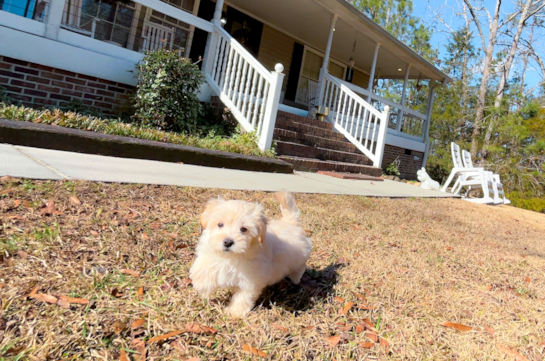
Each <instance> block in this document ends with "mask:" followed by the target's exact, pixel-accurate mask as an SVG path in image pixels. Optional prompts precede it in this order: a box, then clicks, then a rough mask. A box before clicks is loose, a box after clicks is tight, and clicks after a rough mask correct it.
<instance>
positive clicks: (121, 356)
mask: <svg viewBox="0 0 545 361" xmlns="http://www.w3.org/2000/svg"><path fill="white" fill-rule="evenodd" d="M119 361H130V359H129V357H128V356H127V353H126V352H125V350H123V349H121V351H120V352H119Z"/></svg>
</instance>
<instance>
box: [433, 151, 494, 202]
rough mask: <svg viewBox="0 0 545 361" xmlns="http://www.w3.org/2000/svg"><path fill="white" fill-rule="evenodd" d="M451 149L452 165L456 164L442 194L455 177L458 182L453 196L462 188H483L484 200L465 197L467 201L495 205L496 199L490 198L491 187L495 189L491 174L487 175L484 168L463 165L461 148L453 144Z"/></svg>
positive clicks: (453, 189)
mask: <svg viewBox="0 0 545 361" xmlns="http://www.w3.org/2000/svg"><path fill="white" fill-rule="evenodd" d="M450 148H451V151H452V163H453V164H454V168H452V171H451V172H450V175H449V177H448V179H447V181H446V182H445V184H444V185H443V187H442V188H441V191H442V192H446V191H447V188H448V186H449V185H450V183H451V182H452V180H453V179H454V177H456V176H457V177H458V179H457V180H456V182H455V184H454V187H452V190H451V191H452V193H453V194H460V191H461V189H462V187H470V188H469V189H471V187H474V188H481V189H482V191H483V197H482V198H467V197H464V198H465V199H466V200H467V201H470V202H473V203H480V204H491V203H494V199H492V198H491V197H490V187H492V188H493V184H492V181H491V178H490V174H487V173H485V172H486V171H485V170H484V168H473V167H472V168H467V167H465V166H464V164H463V163H462V157H461V155H460V147H459V146H458V145H457V144H456V143H454V142H452V143H450Z"/></svg>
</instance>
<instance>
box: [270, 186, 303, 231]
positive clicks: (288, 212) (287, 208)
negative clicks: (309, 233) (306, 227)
mask: <svg viewBox="0 0 545 361" xmlns="http://www.w3.org/2000/svg"><path fill="white" fill-rule="evenodd" d="M274 198H275V199H276V200H277V201H278V202H279V203H280V207H281V208H282V220H283V221H284V222H288V223H291V224H293V225H296V226H298V225H299V215H300V214H301V212H300V211H299V208H297V206H296V205H295V199H294V198H293V196H292V195H291V194H290V193H287V192H284V191H282V192H276V193H274Z"/></svg>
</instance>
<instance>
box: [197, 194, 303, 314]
mask: <svg viewBox="0 0 545 361" xmlns="http://www.w3.org/2000/svg"><path fill="white" fill-rule="evenodd" d="M274 196H275V198H276V199H277V200H278V201H279V202H280V205H281V207H282V219H280V220H268V219H267V218H266V217H265V215H264V214H263V207H262V206H261V205H259V204H256V203H250V202H245V201H239V200H229V201H226V200H223V199H213V200H210V201H209V202H208V204H207V205H206V209H205V210H204V212H203V214H202V215H201V224H202V226H203V228H204V231H203V232H202V235H201V237H200V238H199V244H198V245H197V259H196V260H195V263H193V266H191V270H190V271H189V272H190V277H191V280H192V282H193V287H194V288H195V289H196V290H197V291H198V292H199V293H200V294H201V295H202V296H204V297H206V298H208V297H210V296H211V295H212V294H213V293H214V291H215V290H216V289H217V288H232V289H233V290H234V294H233V297H232V298H231V303H230V305H229V307H228V308H227V311H228V313H229V314H231V315H232V316H244V315H246V314H247V313H248V312H250V311H251V310H252V308H253V307H254V304H255V301H256V300H257V298H258V297H259V295H260V294H261V291H262V290H263V288H265V287H266V286H268V285H272V284H274V283H276V282H278V281H280V280H281V279H283V278H284V277H286V276H289V277H290V279H291V280H292V281H293V283H295V284H298V283H299V281H300V280H301V277H302V276H303V273H305V269H306V262H307V260H308V258H309V257H310V251H311V249H312V241H311V240H310V239H309V238H307V237H306V235H305V231H304V230H303V229H302V228H301V227H300V226H299V213H300V212H299V210H298V209H297V206H296V205H295V200H294V199H293V196H292V195H291V194H289V193H285V192H279V193H275V195H274Z"/></svg>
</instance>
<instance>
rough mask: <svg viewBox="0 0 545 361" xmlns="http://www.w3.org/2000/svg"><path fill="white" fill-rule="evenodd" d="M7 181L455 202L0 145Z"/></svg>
mask: <svg viewBox="0 0 545 361" xmlns="http://www.w3.org/2000/svg"><path fill="white" fill-rule="evenodd" d="M4 175H10V176H13V177H20V178H32V179H80V180H90V181H103V182H120V183H143V184H164V185H177V186H189V187H204V188H220V189H239V190H260V191H277V190H286V191H290V192H296V193H328V194H351V195H362V196H372V197H450V196H451V195H449V194H447V193H442V192H439V191H429V190H424V189H421V188H419V187H417V186H414V185H410V184H405V183H400V182H394V181H390V180H385V181H384V182H373V181H360V180H346V179H338V178H333V177H329V176H325V175H320V174H315V173H305V172H297V173H295V174H278V173H259V172H249V171H240V170H233V169H221V168H210V167H200V166H195V165H186V164H176V163H167V162H158V161H151V160H140V159H127V158H115V157H105V156H99V155H90V154H80V153H72V152H63V151H58V150H48V149H39V148H29V147H22V146H13V145H9V144H0V176H4Z"/></svg>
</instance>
